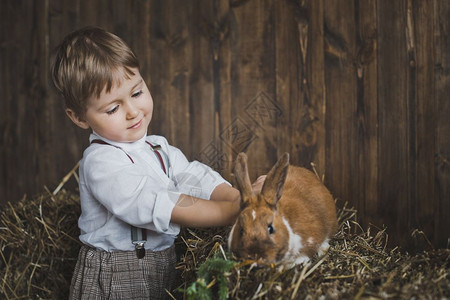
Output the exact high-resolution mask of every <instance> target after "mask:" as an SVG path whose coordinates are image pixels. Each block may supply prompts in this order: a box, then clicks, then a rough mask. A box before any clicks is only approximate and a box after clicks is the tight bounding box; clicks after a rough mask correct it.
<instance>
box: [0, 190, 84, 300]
mask: <svg viewBox="0 0 450 300" xmlns="http://www.w3.org/2000/svg"><path fill="white" fill-rule="evenodd" d="M79 214H80V202H79V197H78V195H76V194H74V193H71V192H68V191H65V190H61V191H59V193H57V194H55V195H53V194H52V193H50V192H45V193H44V194H42V195H39V196H36V197H35V198H33V199H28V198H27V197H24V198H23V199H22V200H20V201H19V202H17V203H15V204H14V205H12V204H11V203H9V205H8V207H6V208H5V210H4V211H3V212H2V214H1V216H0V250H1V252H0V255H1V257H0V278H1V283H0V286H1V291H0V298H4V299H19V298H20V299H30V298H33V299H34V298H35V299H38V298H42V299H67V298H68V293H69V288H68V287H69V286H70V280H71V276H72V271H73V268H74V266H75V263H76V259H77V256H78V250H79V248H80V242H79V240H78V235H79V230H78V226H77V220H78V216H79Z"/></svg>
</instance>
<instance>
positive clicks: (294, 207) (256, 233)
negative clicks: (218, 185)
mask: <svg viewBox="0 0 450 300" xmlns="http://www.w3.org/2000/svg"><path fill="white" fill-rule="evenodd" d="M234 177H235V181H236V185H237V188H238V189H239V191H240V194H241V198H242V202H241V212H240V214H239V216H238V217H237V219H236V222H235V223H234V225H233V226H232V228H231V231H230V234H229V237H228V249H229V250H230V251H231V252H232V253H233V254H235V255H236V256H238V257H240V258H243V259H248V258H250V259H262V260H264V261H266V262H269V263H278V262H280V263H285V264H291V265H297V264H302V263H305V264H308V263H309V261H310V258H311V257H312V256H313V255H315V254H316V253H318V254H319V255H323V254H324V253H325V252H326V251H327V250H328V248H329V244H328V241H329V239H330V237H332V235H334V233H335V232H336V230H337V218H336V205H335V201H334V199H333V197H332V196H331V194H330V192H329V191H328V189H327V188H326V187H325V185H324V184H323V183H322V182H321V181H320V180H319V179H318V178H317V176H316V175H315V174H314V173H313V172H311V171H309V170H307V169H305V168H301V167H296V166H292V165H289V154H288V153H285V154H283V155H282V156H281V157H280V159H279V160H278V162H277V163H276V164H275V165H274V166H273V168H272V169H271V170H270V172H269V173H268V174H267V177H266V180H265V182H264V184H263V187H262V189H261V192H260V193H258V194H254V193H253V191H252V186H251V182H250V178H249V175H248V168H247V155H246V154H245V153H239V154H238V156H237V158H236V163H235V168H234Z"/></svg>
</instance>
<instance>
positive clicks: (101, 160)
mask: <svg viewBox="0 0 450 300" xmlns="http://www.w3.org/2000/svg"><path fill="white" fill-rule="evenodd" d="M84 159H85V162H84V164H83V165H84V169H83V172H84V177H85V179H86V184H87V186H88V188H89V191H90V193H91V194H92V195H93V196H94V197H95V198H96V199H97V200H98V201H99V202H100V203H101V204H102V205H103V206H104V207H105V208H106V209H107V210H108V211H109V212H110V213H111V214H113V215H114V216H116V217H117V218H119V219H121V220H123V221H124V222H126V223H128V224H130V225H133V226H136V227H140V228H146V229H149V230H153V231H156V232H161V233H166V234H177V233H178V231H179V226H178V225H176V224H172V223H170V219H171V214H172V210H173V208H174V206H175V204H176V203H177V201H178V198H179V196H180V194H181V193H180V192H179V191H177V190H176V188H175V187H174V185H173V184H170V181H169V180H168V182H163V181H161V178H160V177H158V176H157V175H156V174H154V172H149V171H148V169H145V168H146V166H142V165H140V164H133V163H132V162H131V161H130V160H129V159H128V158H127V156H126V155H125V154H124V152H123V151H122V150H121V149H117V148H115V147H111V146H108V148H107V147H106V146H98V147H97V148H96V149H94V150H93V151H91V153H90V154H89V155H88V156H87V157H86V158H84ZM147 168H148V167H147Z"/></svg>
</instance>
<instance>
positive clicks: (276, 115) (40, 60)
mask: <svg viewBox="0 0 450 300" xmlns="http://www.w3.org/2000/svg"><path fill="white" fill-rule="evenodd" d="M449 16H450V2H449V1H446V0H423V1H422V0H420V1H414V0H396V1H390V0H378V1H375V0H373V1H370V0H361V1H350V0H316V1H290V0H250V1H245V0H230V1H225V0H223V1H221V0H190V1H185V0H178V1H175V0H166V1H156V0H153V1H144V0H141V1H123V0H115V1H111V0H102V1H100V0H99V1H91V0H84V1H82V0H34V1H31V0H5V1H0V22H1V23H0V28H1V29H0V32H1V36H0V70H1V71H0V83H1V89H0V93H1V96H0V111H1V120H0V140H1V150H0V161H1V162H0V163H1V173H0V206H1V205H5V204H6V203H7V202H8V201H10V202H15V201H17V200H19V199H20V198H21V197H22V196H23V195H24V194H27V195H29V196H32V195H34V194H37V193H40V192H42V191H43V190H44V186H46V187H48V189H50V190H52V189H54V188H55V187H56V186H57V185H58V183H59V182H60V181H61V179H62V177H63V176H64V175H65V174H66V173H67V172H69V171H70V170H71V169H72V168H73V167H74V166H75V164H76V163H77V161H78V160H79V159H80V158H81V156H82V151H83V149H84V148H85V147H86V146H87V143H88V133H89V132H87V131H83V130H81V129H79V128H77V127H75V125H73V124H72V123H71V122H70V121H69V119H68V118H67V117H66V116H65V114H64V107H63V104H62V101H61V99H60V98H58V96H57V95H55V93H54V91H53V90H52V89H51V85H50V81H49V56H50V53H51V51H52V49H53V48H54V47H55V46H56V45H57V44H58V43H59V42H60V41H61V40H62V38H63V37H64V36H65V35H66V34H68V33H69V32H71V31H73V30H75V29H78V28H80V27H82V26H85V25H97V26H101V27H103V28H105V29H107V30H110V31H112V32H114V33H115V34H117V35H119V36H120V37H122V38H123V39H124V40H125V41H126V42H127V43H128V44H129V45H130V46H131V47H132V48H133V49H134V50H135V52H136V53H137V55H138V57H139V58H140V61H141V64H142V72H141V73H142V75H143V77H144V79H145V80H146V81H147V84H148V85H149V88H150V90H151V92H152V95H153V98H154V101H155V112H154V119H153V121H152V123H151V125H150V132H151V133H153V134H161V135H164V136H166V137H167V139H168V140H169V142H170V143H171V144H173V145H175V146H177V147H178V148H180V149H181V150H182V151H183V152H184V153H185V154H186V155H187V156H188V158H189V159H198V160H201V161H203V162H205V163H207V164H209V165H211V166H213V167H214V168H215V169H217V170H218V171H220V172H221V173H222V174H223V175H224V177H226V178H227V179H230V168H231V165H232V161H233V159H234V158H235V156H236V154H237V153H238V152H240V151H245V152H247V153H248V155H249V156H250V168H251V176H252V179H255V178H256V176H257V175H259V174H263V173H265V172H267V170H268V169H269V168H270V167H271V166H272V164H273V163H274V162H275V160H276V158H277V157H278V156H279V155H280V154H281V153H283V152H290V154H291V160H292V163H295V164H298V165H302V166H306V167H308V168H311V166H310V162H314V163H315V165H316V170H317V172H318V173H319V174H320V175H324V176H325V177H324V178H325V183H326V185H327V186H328V187H329V189H330V190H331V192H332V193H333V195H334V196H335V197H336V198H338V199H340V203H344V202H346V201H347V202H349V203H350V205H352V206H354V207H356V208H357V210H358V212H359V217H360V219H361V220H362V224H363V225H364V226H367V225H368V224H375V225H376V226H378V227H380V228H381V227H383V226H387V227H388V233H389V236H390V241H391V243H392V244H393V245H401V246H405V247H408V248H410V249H414V248H417V247H420V245H418V242H417V241H414V240H413V239H411V233H412V232H413V230H414V229H419V230H422V231H423V232H424V233H425V234H426V236H427V238H428V239H429V240H430V241H431V243H432V244H433V245H434V246H435V247H447V246H448V241H449V237H450V232H449V231H450V217H449V213H450V187H449V186H450V163H449V160H450V102H449V100H450V99H449V96H450V39H449V33H450V28H449V27H450V17H449ZM72 185H73V186H75V185H76V183H75V182H74V183H72Z"/></svg>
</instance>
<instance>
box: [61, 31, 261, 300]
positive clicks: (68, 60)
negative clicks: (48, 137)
mask: <svg viewBox="0 0 450 300" xmlns="http://www.w3.org/2000/svg"><path fill="white" fill-rule="evenodd" d="M52 79H53V82H54V85H55V87H56V89H57V90H58V92H60V93H61V95H62V96H63V98H64V100H65V103H66V113H67V115H68V117H69V118H70V119H71V120H72V121H73V122H74V123H75V124H76V125H78V126H79V127H81V128H83V129H91V130H92V134H91V136H90V142H91V144H90V146H89V147H88V148H87V149H86V150H85V151H84V154H83V158H82V160H81V162H80V169H79V185H80V199H81V211H82V212H81V216H80V218H79V220H78V225H79V228H80V231H81V235H80V240H81V241H82V243H83V246H82V248H81V250H80V253H79V257H78V261H77V265H76V267H75V271H74V276H73V279H72V285H71V289H70V298H71V299H91V298H96V299H104V298H108V299H118V298H121V299H125V298H126V299H149V298H152V299H159V298H165V297H167V293H166V290H168V291H170V290H171V288H172V283H173V279H174V274H175V264H176V257H175V252H174V240H175V238H176V236H177V234H178V233H179V228H180V225H182V226H193V227H196V226H197V227H203V226H224V225H228V224H231V223H232V222H233V221H234V220H235V218H236V216H237V214H238V213H239V210H240V195H239V192H238V191H237V190H236V189H234V188H232V187H231V186H230V185H229V184H228V183H227V182H226V181H225V180H224V179H223V178H222V177H221V176H220V175H219V174H218V173H216V172H214V171H213V170H212V169H211V168H209V167H207V166H205V165H203V164H201V163H199V162H196V161H194V162H188V161H187V159H186V157H185V156H184V155H183V154H182V152H181V151H180V150H178V149H177V148H175V147H172V146H171V145H169V144H168V142H167V140H166V139H165V138H164V137H161V136H147V127H148V125H149V124H150V121H151V118H152V114H153V99H152V97H151V94H150V92H149V90H148V88H147V85H146V83H145V82H144V80H143V79H142V77H141V75H140V73H139V62H138V60H137V58H136V56H135V55H134V53H133V52H132V51H131V49H130V48H129V47H128V46H127V45H126V44H125V43H124V42H123V41H122V40H121V39H120V38H118V37H117V36H115V35H113V34H111V33H109V32H106V31H104V30H102V29H99V28H92V27H88V28H83V29H80V30H77V31H75V32H73V33H72V34H70V35H68V36H67V37H66V38H65V39H64V40H63V42H62V43H61V44H60V45H59V46H58V47H57V49H56V52H55V55H54V59H53V62H52ZM261 186H262V181H261V180H258V181H257V182H256V183H255V184H254V188H255V190H257V189H260V188H261ZM205 199H210V200H205Z"/></svg>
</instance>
